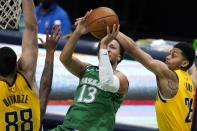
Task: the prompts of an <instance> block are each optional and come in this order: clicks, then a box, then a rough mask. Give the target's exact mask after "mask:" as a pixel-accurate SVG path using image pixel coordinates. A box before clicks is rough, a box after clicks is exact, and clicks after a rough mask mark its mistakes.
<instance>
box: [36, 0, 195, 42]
mask: <svg viewBox="0 0 197 131" xmlns="http://www.w3.org/2000/svg"><path fill="white" fill-rule="evenodd" d="M57 2H58V3H59V4H60V6H61V7H63V8H64V9H65V10H66V11H67V12H68V14H69V16H70V19H71V22H72V23H74V21H75V19H76V18H78V17H81V16H84V14H85V13H86V11H88V10H90V9H94V8H96V7H100V6H107V7H110V8H112V9H114V10H115V12H116V13H117V14H118V16H119V19H120V23H121V31H122V32H124V33H126V34H127V35H130V36H132V37H133V38H134V39H139V38H163V39H168V40H182V41H189V42H192V41H193V39H194V38H197V18H196V17H197V11H196V7H197V6H196V4H195V2H191V1H177V2H176V1H172V0H171V1H166V0H165V1H158V0H157V1H153V0H57ZM35 4H36V5H37V4H38V0H35Z"/></svg>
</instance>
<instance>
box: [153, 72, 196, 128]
mask: <svg viewBox="0 0 197 131" xmlns="http://www.w3.org/2000/svg"><path fill="white" fill-rule="evenodd" d="M175 72H176V74H177V76H178V80H179V85H178V91H177V94H176V95H175V96H174V97H173V98H172V99H162V96H161V94H160V93H159V92H158V98H157V101H156V104H155V109H156V115H157V123H158V127H159V131H190V130H191V123H192V111H193V99H194V98H193V97H194V91H195V89H194V84H193V82H192V79H191V77H190V75H189V74H188V73H187V72H185V71H182V70H176V71H175Z"/></svg>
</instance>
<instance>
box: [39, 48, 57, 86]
mask: <svg viewBox="0 0 197 131" xmlns="http://www.w3.org/2000/svg"><path fill="white" fill-rule="evenodd" d="M53 61H54V53H51V52H50V53H48V52H47V54H46V59H45V66H44V70H43V73H42V77H41V81H40V89H42V88H43V89H45V88H51V85H52V78H53V64H54V62H53Z"/></svg>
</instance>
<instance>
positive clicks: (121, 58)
mask: <svg viewBox="0 0 197 131" xmlns="http://www.w3.org/2000/svg"><path fill="white" fill-rule="evenodd" d="M114 40H116V41H117V42H118V44H119V46H120V60H119V61H118V63H120V62H121V61H122V60H123V59H124V53H125V50H124V48H123V47H122V45H121V44H120V42H119V41H118V40H117V39H114ZM100 44H101V42H99V44H98V47H97V54H99V50H100Z"/></svg>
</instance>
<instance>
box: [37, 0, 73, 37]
mask: <svg viewBox="0 0 197 131" xmlns="http://www.w3.org/2000/svg"><path fill="white" fill-rule="evenodd" d="M36 16H37V22H38V32H39V33H42V34H45V27H46V26H45V25H46V24H48V26H49V33H51V31H52V27H53V25H54V24H57V26H60V27H61V32H62V35H65V34H68V33H70V31H71V22H70V18H69V16H68V14H67V12H66V11H65V10H64V9H62V8H61V7H60V6H59V5H58V4H57V3H56V2H55V0H40V4H39V5H38V6H37V7H36Z"/></svg>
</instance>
